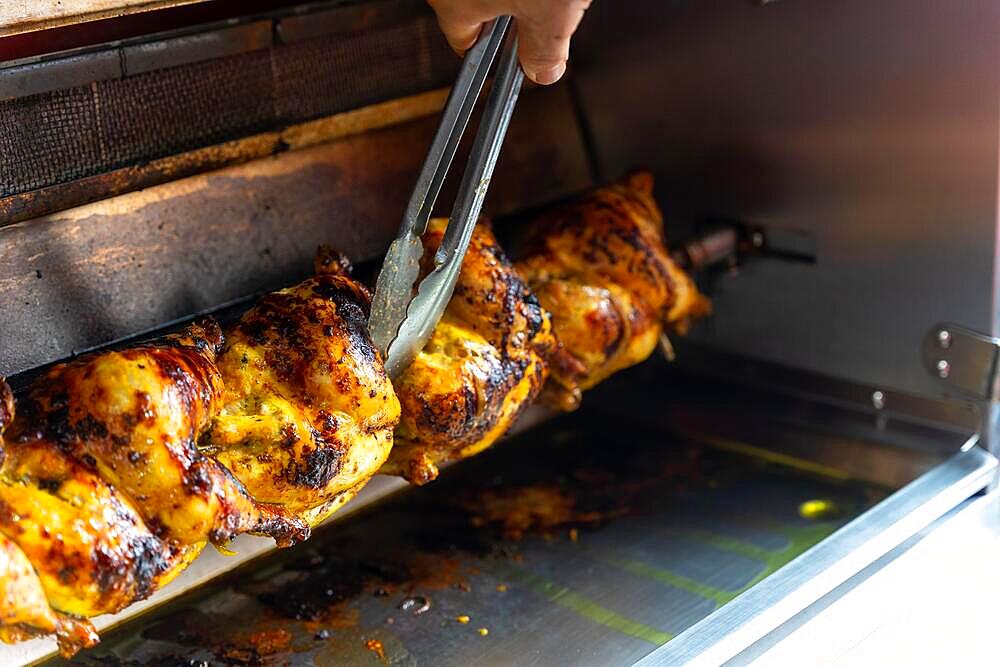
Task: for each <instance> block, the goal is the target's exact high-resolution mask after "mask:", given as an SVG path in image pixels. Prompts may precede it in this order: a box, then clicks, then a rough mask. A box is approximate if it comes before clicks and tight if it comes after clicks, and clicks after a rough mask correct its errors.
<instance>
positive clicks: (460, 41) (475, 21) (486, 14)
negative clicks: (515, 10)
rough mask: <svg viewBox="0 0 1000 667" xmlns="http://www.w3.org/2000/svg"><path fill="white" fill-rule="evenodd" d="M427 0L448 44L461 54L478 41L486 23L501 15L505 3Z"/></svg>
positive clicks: (482, 0) (484, 0)
mask: <svg viewBox="0 0 1000 667" xmlns="http://www.w3.org/2000/svg"><path fill="white" fill-rule="evenodd" d="M427 1H428V4H429V5H430V6H431V7H433V8H434V12H435V13H436V14H437V17H438V24H440V26H441V31H442V32H443V33H444V36H445V38H446V39H447V40H448V44H449V45H450V46H451V48H452V49H454V50H455V53H457V54H458V55H460V56H461V55H464V54H465V52H466V51H468V50H469V49H471V48H472V45H473V44H475V43H476V40H477V39H478V38H479V33H480V32H482V30H483V24H484V23H486V22H487V21H489V20H491V19H493V18H496V17H497V16H500V15H501V11H502V5H503V3H502V2H493V1H488V0H427Z"/></svg>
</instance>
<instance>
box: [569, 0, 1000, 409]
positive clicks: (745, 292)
mask: <svg viewBox="0 0 1000 667" xmlns="http://www.w3.org/2000/svg"><path fill="white" fill-rule="evenodd" d="M762 4H763V3H753V2H738V1H732V0H703V1H698V2H693V1H691V2H687V1H676V2H659V1H657V0H636V1H634V2H625V3H594V6H593V7H592V8H591V10H590V11H591V12H592V14H591V15H589V16H588V17H587V20H586V21H585V22H584V24H583V26H582V34H580V35H579V39H578V40H577V42H576V44H575V51H574V54H573V65H574V75H575V76H574V81H575V84H576V86H577V92H578V97H579V100H580V103H581V106H582V108H583V110H584V115H585V121H586V122H585V126H586V127H587V130H588V134H589V136H590V138H591V140H592V145H593V146H594V150H595V155H596V158H597V165H598V167H599V173H600V174H601V176H603V177H613V176H615V175H616V174H617V173H619V172H620V171H621V170H623V169H627V168H630V167H632V166H633V165H635V164H638V163H646V164H649V165H650V166H651V167H652V168H653V170H654V171H655V173H656V176H657V178H658V181H657V186H658V192H659V195H660V198H661V200H662V202H663V204H664V205H665V207H666V208H667V210H668V214H669V217H670V220H671V224H672V225H674V227H673V229H675V230H678V231H679V232H680V233H683V231H684V229H685V226H687V229H688V230H692V229H693V228H695V227H696V226H697V225H699V224H703V223H705V222H707V221H711V220H713V219H719V218H722V219H726V218H732V219H737V220H743V221H753V222H755V223H759V224H762V225H764V227H765V230H767V231H769V232H770V237H771V239H772V240H773V241H775V242H776V243H780V244H787V245H788V246H789V249H791V250H795V251H797V252H803V251H804V252H805V253H807V254H812V255H814V256H815V262H814V263H800V262H786V261H777V260H770V259H761V260H759V261H754V262H753V263H748V264H747V266H746V267H744V270H743V271H742V272H741V274H740V275H739V276H736V277H729V276H720V277H718V279H717V280H716V281H715V283H714V285H713V288H714V289H713V292H712V296H713V298H714V299H715V303H716V313H715V316H714V317H713V318H712V321H711V322H710V325H709V326H706V327H702V328H701V329H699V330H698V331H697V332H696V333H695V338H696V339H697V340H699V341H701V342H704V343H706V344H708V345H710V346H711V347H713V348H715V349H720V350H724V351H728V352H732V353H738V354H742V355H746V356H749V357H753V358H759V359H765V360H769V361H774V362H780V363H782V364H785V365H788V366H792V367H796V368H800V369H808V370H812V371H816V372H819V373H822V374H824V375H829V376H836V377H841V378H848V379H851V380H853V381H855V382H859V383H865V384H869V385H871V386H872V387H875V388H883V389H884V388H895V389H899V390H902V391H907V392H910V393H915V394H923V395H928V396H934V395H941V394H942V386H943V385H942V384H941V383H939V382H937V381H936V378H932V377H931V376H930V374H929V373H928V372H927V371H926V369H925V368H924V366H923V364H922V361H921V353H920V350H921V343H922V341H923V338H924V336H925V335H926V334H927V333H928V331H929V330H930V329H931V327H934V326H935V325H936V324H938V323H941V322H955V323H960V324H965V325H967V326H968V327H969V328H972V329H976V330H979V331H982V332H985V333H994V334H995V333H996V321H997V320H996V314H995V310H996V309H995V303H996V290H995V278H996V275H995V267H994V264H995V256H996V251H997V244H996V217H997V182H998V173H997V148H998V145H1000V135H998V107H997V100H998V99H1000V79H998V78H997V76H996V66H997V63H998V62H1000V42H998V41H997V39H996V35H997V33H998V31H1000V4H998V3H996V2H992V1H991V0H970V1H968V2H962V3H950V4H947V5H945V4H942V3H940V2H935V1H933V0H916V1H913V0H890V1H885V2H868V1H866V0H846V1H844V2H837V3H828V2H823V0H794V1H787V2H774V3H768V4H767V5H766V6H761V5H762Z"/></svg>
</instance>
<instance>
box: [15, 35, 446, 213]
mask: <svg viewBox="0 0 1000 667" xmlns="http://www.w3.org/2000/svg"><path fill="white" fill-rule="evenodd" d="M457 68H458V59H457V58H455V56H454V54H453V53H452V52H451V50H450V49H449V48H448V45H447V43H446V42H445V41H444V38H443V37H441V35H440V33H439V32H438V30H437V28H436V26H435V25H434V22H433V18H432V17H428V16H419V17H414V18H412V19H409V20H407V21H405V22H403V23H399V24H396V25H390V26H386V27H382V28H379V29H376V30H372V31H368V32H364V33H361V34H352V35H346V36H344V35H341V36H336V37H333V36H330V37H323V38H317V39H312V40H308V41H304V42H299V43H295V44H290V45H283V46H277V47H274V48H271V49H267V50H261V51H254V52H250V53H245V54H241V55H237V56H231V57H228V58H220V59H216V60H210V61H205V62H200V63H194V64H191V65H183V66H180V67H175V68H171V69H164V70H158V71H153V72H147V73H143V74H138V75H135V76H130V77H126V78H124V79H120V80H111V81H101V82H97V83H93V84H89V85H86V86H80V87H78V88H72V89H69V90H61V91H56V92H51V93H41V94H38V95H33V96H29V97H24V98H20V99H13V100H6V101H0V197H5V196H10V195H15V194H19V193H23V192H29V191H32V190H39V189H42V188H45V187H49V186H53V185H59V184H62V183H67V182H69V181H73V180H76V179H80V178H84V177H87V176H93V175H96V174H101V173H104V172H107V171H111V170H114V169H118V168H121V167H127V166H132V165H140V164H143V163H144V162H148V161H149V160H153V159H156V158H160V157H164V156H167V155H172V154H176V153H180V152H183V151H188V150H192V149H195V148H200V147H203V146H208V145H211V144H215V143H218V142H221V141H226V140H230V139H235V138H239V137H242V136H247V135H249V134H253V133H256V132H260V131H263V130H267V129H272V128H275V127H280V126H282V125H287V124H290V123H295V122H302V121H306V120H310V119H312V118H316V117H319V116H325V115H329V114H334V113H338V112H341V111H346V110H349V109H353V108H357V107H359V106H363V105H366V104H372V103H375V102H379V101H383V100H387V99H392V98H395V97H400V96H403V95H409V94H413V93H417V92H421V91H424V90H429V89H431V88H436V87H439V86H443V85H446V84H447V83H449V82H450V81H451V80H452V79H453V78H454V76H455V73H456V71H457Z"/></svg>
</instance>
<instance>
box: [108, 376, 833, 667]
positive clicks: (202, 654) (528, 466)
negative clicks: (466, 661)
mask: <svg viewBox="0 0 1000 667" xmlns="http://www.w3.org/2000/svg"><path fill="white" fill-rule="evenodd" d="M598 391H600V390H598ZM620 426H621V424H620V423H613V422H611V421H610V420H607V419H602V418H600V416H593V414H592V413H590V412H588V411H587V410H586V409H585V410H584V411H583V412H581V413H578V414H576V415H574V416H573V417H572V418H565V417H564V418H560V419H557V420H554V421H553V422H550V423H549V424H546V425H545V426H543V427H541V428H538V429H536V430H533V431H532V432H530V433H527V434H524V435H522V436H520V437H519V438H517V439H515V440H513V441H511V442H508V443H506V444H504V445H503V446H500V447H496V448H494V449H493V450H490V451H488V452H485V453H484V454H482V455H481V456H478V457H476V458H475V459H472V460H469V461H467V462H465V463H463V464H461V465H460V466H456V467H455V468H453V469H450V470H449V471H448V474H445V475H443V476H442V478H441V479H440V480H438V481H437V482H436V483H435V484H433V485H430V486H428V487H424V488H421V489H414V490H411V491H408V492H405V493H402V494H398V495H397V496H394V497H392V498H390V499H389V500H387V501H384V502H382V503H379V504H378V505H375V506H371V507H369V508H366V509H364V510H362V511H360V512H359V513H357V514H355V515H353V516H351V517H349V518H346V519H344V520H342V521H339V522H337V523H336V525H334V526H331V527H329V528H326V529H321V530H318V531H317V533H316V535H314V536H313V538H312V539H311V540H310V541H309V542H307V543H306V544H303V545H300V546H299V547H297V548H295V549H294V550H289V551H285V552H281V553H277V554H274V555H272V556H269V557H267V558H265V559H261V560H258V561H255V562H253V563H251V564H248V565H246V566H244V567H242V568H240V569H238V570H237V571H235V572H233V573H230V574H228V575H226V576H225V577H223V578H222V579H221V580H220V581H219V582H217V583H215V584H213V585H212V586H211V588H210V589H209V590H201V591H199V592H196V593H194V594H192V595H189V596H187V597H186V598H183V599H181V600H178V601H176V602H174V603H171V604H170V605H169V608H168V609H169V612H168V613H169V616H160V617H158V618H157V619H155V621H153V622H150V621H146V622H144V625H145V629H141V628H140V624H138V623H136V624H133V625H132V627H131V629H130V628H128V627H126V628H122V629H119V630H115V631H112V632H111V633H108V635H107V636H106V637H105V644H104V649H103V650H104V651H106V652H111V653H113V654H114V655H116V656H118V657H120V658H121V659H124V660H129V659H138V658H143V659H148V660H149V661H150V662H154V661H155V660H156V659H158V658H159V657H161V656H163V655H170V656H172V657H173V658H174V659H175V660H176V664H184V663H185V662H186V661H187V660H189V659H196V660H209V662H210V663H212V664H216V663H223V664H268V663H269V662H275V661H276V662H278V663H279V664H285V663H288V664H293V665H297V664H345V663H349V664H355V663H360V664H366V661H367V664H374V663H373V662H372V661H373V660H374V659H375V657H376V656H375V655H374V654H373V653H372V652H371V651H369V650H367V649H366V645H367V644H368V642H369V641H371V640H377V641H379V642H381V643H382V645H383V648H384V651H385V655H386V660H387V661H388V662H390V663H392V664H397V663H400V664H405V663H406V662H407V661H408V660H411V659H414V658H415V659H416V660H418V661H419V662H420V663H421V664H444V663H449V662H450V663H451V664H454V663H455V662H459V663H460V662H461V657H459V658H456V657H455V656H456V655H458V656H470V655H490V656H492V657H493V658H496V657H497V655H498V654H497V653H489V654H484V653H481V652H482V651H486V650H487V646H486V645H485V644H483V643H482V642H483V641H484V640H483V637H484V636H485V635H482V634H481V633H480V632H479V631H478V628H480V627H488V628H489V631H488V636H489V642H491V645H492V646H493V649H490V650H495V649H496V645H497V644H495V643H499V642H520V641H523V637H524V635H523V634H518V633H519V632H523V628H524V627H526V626H525V625H523V624H524V623H529V624H530V623H533V622H536V621H538V619H539V618H540V617H539V616H538V614H539V613H541V614H543V617H544V614H545V613H554V612H552V609H553V608H552V607H544V608H543V609H544V610H546V611H542V612H539V607H538V606H537V605H539V604H545V603H544V596H538V594H537V592H535V593H533V592H532V591H531V590H528V589H527V588H526V587H525V585H524V584H523V583H519V582H518V580H517V579H516V578H511V577H512V575H511V572H512V571H517V572H521V571H529V572H535V573H538V572H547V571H556V572H558V571H559V563H560V562H562V561H560V560H558V559H560V558H566V557H567V556H568V557H570V558H571V559H572V558H576V557H578V556H579V557H581V558H584V557H586V556H585V554H586V551H585V550H586V549H587V548H589V547H591V546H592V545H595V544H598V543H600V542H601V541H602V540H603V543H604V544H608V542H607V537H608V535H610V534H613V533H614V534H617V533H616V532H615V531H620V530H637V529H639V526H637V524H636V522H637V521H649V520H650V517H657V518H655V519H653V521H654V526H653V527H651V530H653V532H656V531H661V532H662V531H664V530H665V527H664V526H663V525H662V524H663V516H664V514H663V512H665V511H668V510H667V509H666V508H673V509H672V510H669V511H672V512H677V513H678V514H679V515H680V516H683V515H684V514H685V513H688V512H692V511H697V507H696V506H695V505H692V504H690V503H691V499H692V498H697V499H698V502H699V503H701V502H711V496H710V493H711V492H710V491H708V489H711V488H716V486H718V485H721V488H725V487H726V485H727V484H729V483H730V480H739V479H742V478H744V477H746V476H747V475H748V474H757V473H753V472H752V471H761V470H766V469H767V468H766V466H765V464H763V463H761V464H751V463H749V462H748V460H746V459H741V458H737V457H733V456H730V455H724V454H720V453H718V452H713V451H711V450H707V451H706V450H702V449H701V448H699V447H697V446H694V445H690V444H684V443H680V442H676V441H671V440H670V439H669V438H664V436H663V433H662V432H646V431H644V429H643V428H642V427H640V426H638V425H636V424H632V425H631V426H630V427H629V429H628V437H623V435H622V433H621V432H620V431H619V430H618V429H619V427H620ZM773 479H774V478H772V477H766V478H763V479H762V480H761V481H760V483H761V484H764V485H767V484H769V483H771V482H772V481H773ZM833 495H836V494H833ZM738 509H739V511H742V510H743V509H744V508H738ZM745 509H746V510H747V511H752V509H753V508H745ZM792 509H794V507H793V508H792ZM624 517H628V521H627V522H625V521H622V519H623V518H624ZM656 522H659V525H655V523H656ZM628 526H631V528H628ZM645 528H650V526H649V525H648V524H644V525H643V526H642V527H641V529H642V530H644V529H645ZM577 574H579V571H577ZM557 583H559V584H560V585H563V584H564V582H557ZM566 585H570V586H573V585H574V584H572V583H567V584H566ZM581 586H582V584H581ZM575 590H577V592H579V590H578V589H575ZM664 594H665V595H669V593H668V592H665V593H664ZM533 595H534V596H535V597H532V596H533ZM675 601H676V600H675ZM531 605H536V606H531ZM528 609H534V611H533V612H532V611H527V610H528ZM418 610H421V611H422V613H417V611H418ZM497 610H502V611H501V612H500V613H502V614H503V615H505V616H510V617H513V618H517V616H518V615H519V614H522V613H525V614H529V616H528V618H527V619H525V620H524V621H523V622H522V621H512V624H511V625H510V626H509V627H508V628H506V629H505V628H504V627H503V624H502V623H501V622H500V621H499V620H498V618H497V617H496V616H494V617H493V618H492V619H489V618H488V616H489V614H491V613H494V614H496V613H497ZM530 614H535V616H530ZM460 615H468V616H470V617H471V618H472V619H473V622H472V623H471V624H470V625H468V626H465V625H463V624H461V623H455V622H454V619H455V618H456V617H457V616H460ZM587 622H589V621H587ZM519 623H521V625H519ZM512 628H513V629H512ZM518 628H520V630H518ZM285 633H288V635H286V634H285ZM598 634H599V633H598ZM289 636H290V639H289ZM428 637H430V638H432V639H427V638H428ZM262 638H263V639H262ZM272 640H276V642H275V641H272ZM286 640H288V641H287V644H286V643H285V642H286ZM425 640H426V641H425ZM463 642H470V643H469V644H467V645H466V644H463ZM472 642H475V643H472ZM455 644H461V645H462V646H463V647H464V648H463V649H462V651H466V652H465V653H451V654H449V655H450V656H451V658H450V659H448V660H445V659H441V660H440V661H437V659H438V656H437V655H436V654H435V653H433V652H430V651H433V650H434V649H432V648H431V647H440V646H443V645H448V646H450V647H452V648H454V645H455ZM275 646H277V647H278V652H277V653H274V654H271V655H263V654H262V653H261V651H260V649H261V647H275ZM408 651H412V653H409V652H408ZM89 655H93V653H90V654H89ZM547 657H549V658H552V657H553V656H551V655H550V656H547ZM92 664H93V663H92Z"/></svg>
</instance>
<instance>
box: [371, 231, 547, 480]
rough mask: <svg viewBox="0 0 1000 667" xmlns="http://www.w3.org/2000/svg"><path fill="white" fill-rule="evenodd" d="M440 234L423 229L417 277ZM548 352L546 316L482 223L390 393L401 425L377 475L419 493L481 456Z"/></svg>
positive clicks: (525, 397)
mask: <svg viewBox="0 0 1000 667" xmlns="http://www.w3.org/2000/svg"><path fill="white" fill-rule="evenodd" d="M447 224H448V221H447V220H446V219H435V220H432V221H431V222H430V225H429V226H428V231H427V233H426V234H425V235H424V238H423V243H424V249H425V251H424V266H423V267H422V268H423V271H424V273H426V272H427V271H429V270H430V261H431V258H432V257H433V254H434V251H435V250H436V249H437V247H438V246H439V245H440V243H441V240H442V238H443V236H444V230H445V227H446V226H447ZM555 346H556V342H555V338H554V337H553V335H552V324H551V321H550V318H549V315H548V313H546V312H545V310H544V309H543V308H542V307H541V306H540V305H539V303H538V300H537V299H536V298H535V297H534V295H533V294H532V293H531V291H530V290H529V289H528V287H527V285H525V283H524V281H523V280H522V279H521V277H520V276H519V275H518V274H517V272H516V271H514V269H513V267H512V266H511V264H510V261H509V260H508V259H507V257H506V255H505V254H504V252H503V250H502V249H501V248H500V246H499V245H498V243H497V240H496V238H495V237H494V235H493V231H492V229H491V227H490V225H489V223H487V222H481V223H480V224H479V225H477V227H476V229H475V231H474V232H473V236H472V241H471V243H470V245H469V250H468V252H467V253H466V256H465V260H464V261H463V263H462V271H461V274H460V275H459V278H458V282H457V284H456V286H455V293H454V296H453V297H452V300H451V302H450V303H449V304H448V308H447V309H446V310H445V312H444V315H443V317H442V318H441V321H440V323H439V324H438V325H437V328H435V330H434V333H433V335H432V336H431V339H430V340H429V341H428V343H427V345H426V346H425V347H424V349H423V351H421V352H420V353H419V354H418V355H417V357H416V359H415V360H414V362H413V363H412V364H411V365H410V367H409V368H408V369H407V370H406V371H404V372H403V374H402V375H401V376H400V377H399V378H398V379H397V380H396V381H395V383H394V384H395V387H396V393H397V394H398V395H399V400H400V403H401V404H402V407H403V410H402V418H401V420H400V423H399V426H398V428H397V429H396V445H395V447H394V448H393V450H392V453H391V454H390V455H389V461H388V463H387V464H386V465H385V467H384V468H383V469H382V472H384V473H387V474H393V475H400V476H402V477H404V478H406V479H407V480H409V481H410V482H412V483H414V484H424V483H426V482H429V481H431V480H433V479H435V478H436V477H437V474H438V468H437V466H438V465H439V464H441V463H444V462H447V461H452V460H457V459H463V458H466V457H468V456H472V455H474V454H476V453H478V452H480V451H482V450H483V449H485V448H486V447H489V446H490V445H491V444H493V443H494V442H495V441H496V440H497V438H499V437H500V436H501V435H503V434H504V433H505V432H506V431H507V429H508V428H510V426H511V425H512V424H513V423H514V421H515V420H516V419H517V417H518V415H520V413H521V411H522V410H523V409H524V408H525V407H527V406H528V405H529V404H530V403H531V402H532V401H533V400H534V398H535V396H536V395H537V394H538V392H539V390H540V389H541V387H542V385H543V383H544V381H545V378H546V374H547V364H546V358H547V357H548V355H549V354H550V352H551V351H552V350H553V349H554V348H555Z"/></svg>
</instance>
